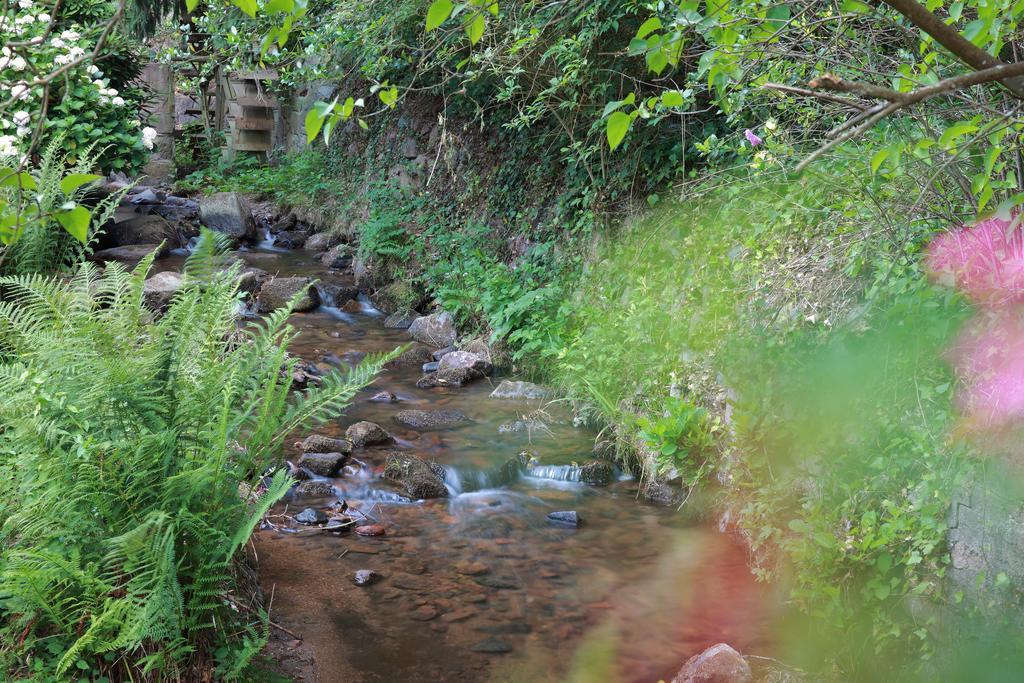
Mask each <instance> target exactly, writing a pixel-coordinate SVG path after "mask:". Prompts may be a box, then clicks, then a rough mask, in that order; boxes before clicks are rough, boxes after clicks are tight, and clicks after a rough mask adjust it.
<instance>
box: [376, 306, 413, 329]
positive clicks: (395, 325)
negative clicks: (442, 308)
mask: <svg viewBox="0 0 1024 683" xmlns="http://www.w3.org/2000/svg"><path fill="white" fill-rule="evenodd" d="M418 317H420V316H419V313H416V312H415V311H409V310H400V311H395V312H394V313H392V314H391V315H389V316H388V317H387V318H384V327H385V328H387V329H389V330H407V329H409V326H410V325H412V323H413V321H414V320H416V318H418Z"/></svg>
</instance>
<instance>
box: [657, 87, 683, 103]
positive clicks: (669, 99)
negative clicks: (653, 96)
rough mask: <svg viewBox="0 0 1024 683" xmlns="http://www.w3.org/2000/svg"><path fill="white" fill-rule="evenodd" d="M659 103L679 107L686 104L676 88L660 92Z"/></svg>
mask: <svg viewBox="0 0 1024 683" xmlns="http://www.w3.org/2000/svg"><path fill="white" fill-rule="evenodd" d="M661 103H662V104H663V105H665V106H666V107H681V106H683V105H684V104H686V100H685V99H684V98H683V93H681V92H679V91H678V90H666V91H665V92H663V93H661Z"/></svg>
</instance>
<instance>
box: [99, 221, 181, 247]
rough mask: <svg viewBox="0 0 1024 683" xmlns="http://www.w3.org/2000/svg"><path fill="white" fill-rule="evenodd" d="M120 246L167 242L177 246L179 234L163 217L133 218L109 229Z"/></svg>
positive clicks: (115, 224)
mask: <svg viewBox="0 0 1024 683" xmlns="http://www.w3.org/2000/svg"><path fill="white" fill-rule="evenodd" d="M108 232H109V233H111V235H112V237H113V238H114V242H115V243H116V244H117V245H118V246H122V247H123V246H127V245H130V244H160V243H161V242H167V243H168V244H169V245H172V246H177V245H178V244H179V242H178V232H177V231H176V230H175V229H174V226H173V225H171V224H170V223H169V222H168V221H167V219H165V218H163V217H162V216H154V215H148V216H133V217H131V218H129V219H128V220H123V221H118V222H117V223H114V225H113V226H112V227H111V228H109V229H108Z"/></svg>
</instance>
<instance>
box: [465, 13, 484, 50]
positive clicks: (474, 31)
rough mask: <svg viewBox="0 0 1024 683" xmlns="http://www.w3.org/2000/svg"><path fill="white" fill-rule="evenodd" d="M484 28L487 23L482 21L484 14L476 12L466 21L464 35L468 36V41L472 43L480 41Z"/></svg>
mask: <svg viewBox="0 0 1024 683" xmlns="http://www.w3.org/2000/svg"><path fill="white" fill-rule="evenodd" d="M485 28H487V23H486V22H485V21H484V15H483V13H481V12H477V13H476V14H474V15H473V17H472V18H471V19H470V20H469V21H468V22H466V35H467V36H469V42H470V43H471V44H473V45H476V44H477V43H478V42H480V39H481V38H483V37H484V29H485Z"/></svg>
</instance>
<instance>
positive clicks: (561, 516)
mask: <svg viewBox="0 0 1024 683" xmlns="http://www.w3.org/2000/svg"><path fill="white" fill-rule="evenodd" d="M582 521H583V520H582V519H580V516H579V514H577V512H576V511H575V510H560V511H557V512H549V513H548V523H549V524H552V525H554V526H560V527H565V528H568V529H575V528H576V527H578V526H579V525H580V523H581V522H582Z"/></svg>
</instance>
